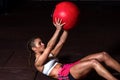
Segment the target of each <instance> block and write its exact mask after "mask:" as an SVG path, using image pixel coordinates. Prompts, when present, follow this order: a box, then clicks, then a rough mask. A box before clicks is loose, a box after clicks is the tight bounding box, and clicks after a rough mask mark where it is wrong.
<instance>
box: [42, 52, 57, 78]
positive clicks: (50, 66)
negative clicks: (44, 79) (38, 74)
mask: <svg viewBox="0 0 120 80" xmlns="http://www.w3.org/2000/svg"><path fill="white" fill-rule="evenodd" d="M49 56H53V55H52V54H50V55H49ZM57 64H58V59H56V58H52V59H51V60H50V61H48V62H47V63H46V64H44V68H43V71H42V73H43V74H45V75H47V76H48V75H49V74H50V72H51V71H52V69H53V68H54V67H55V66H56V65H57Z"/></svg>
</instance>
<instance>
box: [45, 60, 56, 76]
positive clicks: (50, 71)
mask: <svg viewBox="0 0 120 80" xmlns="http://www.w3.org/2000/svg"><path fill="white" fill-rule="evenodd" d="M57 64H58V62H56V63H55V64H54V65H53V66H52V67H51V69H50V70H49V71H48V73H47V75H48V76H49V74H50V72H51V71H52V69H53V68H54V67H55V66H56V65H57Z"/></svg>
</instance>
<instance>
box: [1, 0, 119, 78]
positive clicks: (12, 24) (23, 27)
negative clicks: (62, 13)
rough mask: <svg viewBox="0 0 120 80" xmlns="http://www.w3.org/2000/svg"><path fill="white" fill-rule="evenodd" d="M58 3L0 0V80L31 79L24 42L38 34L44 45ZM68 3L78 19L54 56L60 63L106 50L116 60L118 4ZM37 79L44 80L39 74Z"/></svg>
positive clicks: (52, 27)
mask: <svg viewBox="0 0 120 80" xmlns="http://www.w3.org/2000/svg"><path fill="white" fill-rule="evenodd" d="M61 1H62V0H59V1H51V0H50V1H32V0H31V1H28V0H25V1H19V0H17V1H16V0H0V3H1V4H0V11H1V12H0V14H1V15H0V53H1V55H0V70H1V71H0V78H1V80H8V78H9V80H33V77H34V76H33V72H32V69H31V67H30V66H29V64H28V57H29V54H28V52H27V50H26V43H27V41H28V40H29V39H30V38H31V37H32V36H34V35H41V36H42V38H43V40H44V42H45V43H46V42H47V41H48V40H49V39H50V37H51V36H52V34H53V33H54V30H55V28H54V26H53V24H52V17H51V15H52V13H53V10H54V7H55V5H56V4H57V3H59V2H61ZM71 1H72V0H71ZM72 2H74V3H75V4H76V5H77V6H78V7H79V9H80V18H79V23H78V24H77V25H76V27H75V28H74V29H72V30H70V31H69V36H68V39H67V42H66V43H65V45H64V47H63V49H62V51H61V52H60V55H59V56H58V57H59V59H60V60H61V62H62V63H67V62H72V61H75V60H78V59H79V58H81V57H83V56H86V55H88V54H91V53H95V52H100V51H107V52H108V53H109V54H110V55H112V56H113V57H114V58H115V59H117V60H118V61H120V54H119V52H120V51H119V48H120V27H119V26H120V23H119V18H120V15H119V14H120V10H119V9H120V6H119V5H120V2H118V1H77V0H76V1H72ZM6 74H7V76H8V77H6ZM22 76H23V77H22ZM39 78H40V79H42V80H46V79H47V80H48V78H47V77H45V76H43V75H42V76H41V75H39ZM100 80H101V79H100Z"/></svg>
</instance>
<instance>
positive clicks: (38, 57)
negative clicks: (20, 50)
mask: <svg viewBox="0 0 120 80" xmlns="http://www.w3.org/2000/svg"><path fill="white" fill-rule="evenodd" d="M53 24H54V26H55V27H56V31H55V32H54V34H53V36H52V38H51V39H50V40H49V42H48V43H47V45H46V47H45V44H44V43H43V42H42V39H41V38H40V37H34V38H32V39H31V40H30V41H29V42H28V48H29V50H30V51H32V52H33V53H34V55H35V61H34V65H35V67H36V69H37V70H38V71H39V72H41V73H43V74H45V75H47V76H50V77H52V78H55V79H58V80H76V79H81V78H83V77H85V75H86V74H88V73H89V72H90V71H91V70H92V69H94V70H95V71H96V72H97V73H98V74H99V75H100V76H102V77H103V78H105V79H107V80H118V79H116V78H115V77H114V76H113V75H112V74H111V73H110V72H109V71H108V70H106V69H105V68H104V67H103V66H102V65H101V64H100V62H104V63H105V64H106V65H107V66H109V67H111V68H113V69H115V70H116V71H118V72H120V64H119V63H118V62H117V61H116V60H114V59H113V58H112V57H111V56H110V55H109V54H108V53H106V52H100V53H95V54H92V55H88V56H86V57H84V58H82V59H80V60H78V61H77V62H74V63H70V64H64V65H63V64H61V63H59V61H58V59H57V58H56V56H57V55H58V53H59V52H60V50H61V48H62V46H63V44H64V43H65V41H66V38H67V36H68V31H66V30H63V29H62V26H63V25H65V23H63V22H62V20H61V19H59V18H56V19H55V23H53ZM62 30H63V32H62V34H61V36H60V37H59V35H60V32H61V31H62ZM58 38H59V41H58V42H57V40H58Z"/></svg>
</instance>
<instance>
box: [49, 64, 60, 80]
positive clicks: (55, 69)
mask: <svg viewBox="0 0 120 80" xmlns="http://www.w3.org/2000/svg"><path fill="white" fill-rule="evenodd" d="M61 66H62V64H60V63H58V64H57V65H56V66H55V67H54V68H53V69H52V71H51V72H50V74H49V76H50V77H52V78H56V79H57V78H58V72H59V70H60V68H61Z"/></svg>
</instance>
